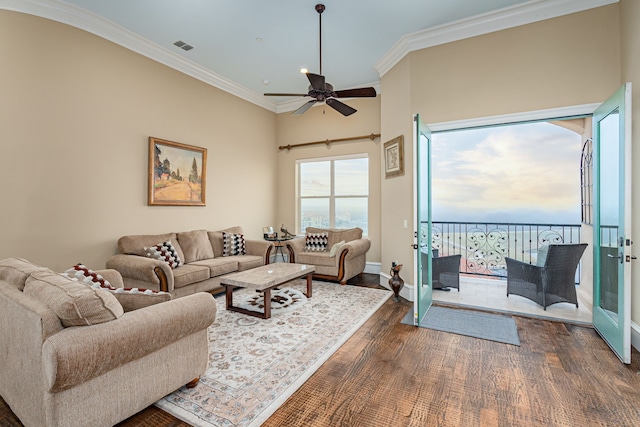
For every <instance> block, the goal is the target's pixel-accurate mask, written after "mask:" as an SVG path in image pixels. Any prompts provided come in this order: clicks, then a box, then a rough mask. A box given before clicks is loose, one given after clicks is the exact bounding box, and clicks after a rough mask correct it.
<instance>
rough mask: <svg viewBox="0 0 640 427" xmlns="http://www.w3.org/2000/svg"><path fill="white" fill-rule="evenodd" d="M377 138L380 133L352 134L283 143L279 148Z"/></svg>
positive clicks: (285, 148)
mask: <svg viewBox="0 0 640 427" xmlns="http://www.w3.org/2000/svg"><path fill="white" fill-rule="evenodd" d="M376 138H380V134H379V133H372V134H371V135H362V136H351V137H348V138H338V139H325V140H324V141H313V142H305V143H303V144H289V145H281V146H279V147H278V149H279V150H287V151H289V150H291V149H292V148H296V147H307V146H309V145H319V144H324V145H326V146H329V144H331V143H332V142H344V141H355V140H358V139H370V140H372V141H373V140H374V139H376Z"/></svg>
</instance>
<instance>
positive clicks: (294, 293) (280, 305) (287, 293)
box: [233, 284, 307, 316]
mask: <svg viewBox="0 0 640 427" xmlns="http://www.w3.org/2000/svg"><path fill="white" fill-rule="evenodd" d="M305 290H306V284H305ZM306 302H307V297H306V295H305V294H303V293H302V291H299V290H298V289H292V288H282V289H278V290H274V291H271V315H272V316H275V315H277V314H282V313H289V312H291V311H294V310H297V309H298V308H300V306H301V305H303V304H304V303H306ZM233 304H234V305H235V306H237V307H240V308H244V309H246V310H251V311H258V312H261V313H264V294H262V293H261V292H255V291H254V292H252V293H249V294H246V293H243V294H242V295H238V294H237V293H236V294H235V295H234V296H233Z"/></svg>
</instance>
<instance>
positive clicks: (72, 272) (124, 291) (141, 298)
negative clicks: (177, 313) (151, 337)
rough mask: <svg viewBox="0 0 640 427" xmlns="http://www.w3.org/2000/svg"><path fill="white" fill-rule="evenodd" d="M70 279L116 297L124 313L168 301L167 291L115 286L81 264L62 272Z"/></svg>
mask: <svg viewBox="0 0 640 427" xmlns="http://www.w3.org/2000/svg"><path fill="white" fill-rule="evenodd" d="M62 275H63V276H66V277H68V278H69V279H71V280H74V281H78V282H81V283H84V284H86V285H88V286H90V287H91V288H93V289H97V288H101V289H103V290H106V291H108V292H109V293H110V294H112V295H113V296H115V297H116V299H117V300H118V302H119V303H120V305H122V308H123V309H124V311H125V313H126V312H128V311H132V310H137V309H139V308H143V307H148V306H150V305H153V304H157V303H159V302H164V301H169V300H170V299H171V294H170V293H169V292H161V291H153V290H151V289H143V288H116V287H114V286H112V285H111V283H109V281H107V280H106V279H105V278H104V277H102V275H100V274H98V273H96V272H95V271H92V270H91V269H89V268H87V267H86V266H84V265H83V264H76V265H74V266H73V267H71V268H70V269H68V270H66V271H65V272H64V273H62Z"/></svg>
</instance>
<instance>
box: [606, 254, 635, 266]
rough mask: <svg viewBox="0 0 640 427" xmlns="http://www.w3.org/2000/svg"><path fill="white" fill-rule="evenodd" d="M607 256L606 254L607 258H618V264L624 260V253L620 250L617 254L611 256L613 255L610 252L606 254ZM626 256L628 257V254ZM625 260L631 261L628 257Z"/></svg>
mask: <svg viewBox="0 0 640 427" xmlns="http://www.w3.org/2000/svg"><path fill="white" fill-rule="evenodd" d="M607 256H608V257H609V258H617V259H619V260H620V264H622V263H623V262H624V254H623V253H622V252H620V255H618V256H613V255H611V254H607ZM628 257H629V256H628ZM627 262H631V260H630V259H628V260H627Z"/></svg>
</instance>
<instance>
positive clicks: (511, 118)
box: [427, 103, 600, 132]
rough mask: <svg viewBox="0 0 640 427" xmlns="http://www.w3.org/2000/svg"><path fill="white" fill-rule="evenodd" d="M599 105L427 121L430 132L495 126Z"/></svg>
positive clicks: (568, 115) (558, 116)
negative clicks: (447, 120)
mask: <svg viewBox="0 0 640 427" xmlns="http://www.w3.org/2000/svg"><path fill="white" fill-rule="evenodd" d="M599 106H600V104H599V103H595V104H581V105H573V106H569V107H559V108H549V109H544V110H534V111H524V112H521V113H512V114H501V115H498V116H487V117H478V118H473V119H467V120H455V121H451V122H441V123H427V126H428V127H429V129H430V130H431V131H432V132H444V131H449V130H459V129H471V128H478V127H485V126H496V125H503V124H509V123H523V122H535V121H540V120H554V119H568V118H571V117H579V116H589V115H591V114H593V112H594V111H595V110H596V108H598V107H599Z"/></svg>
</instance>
